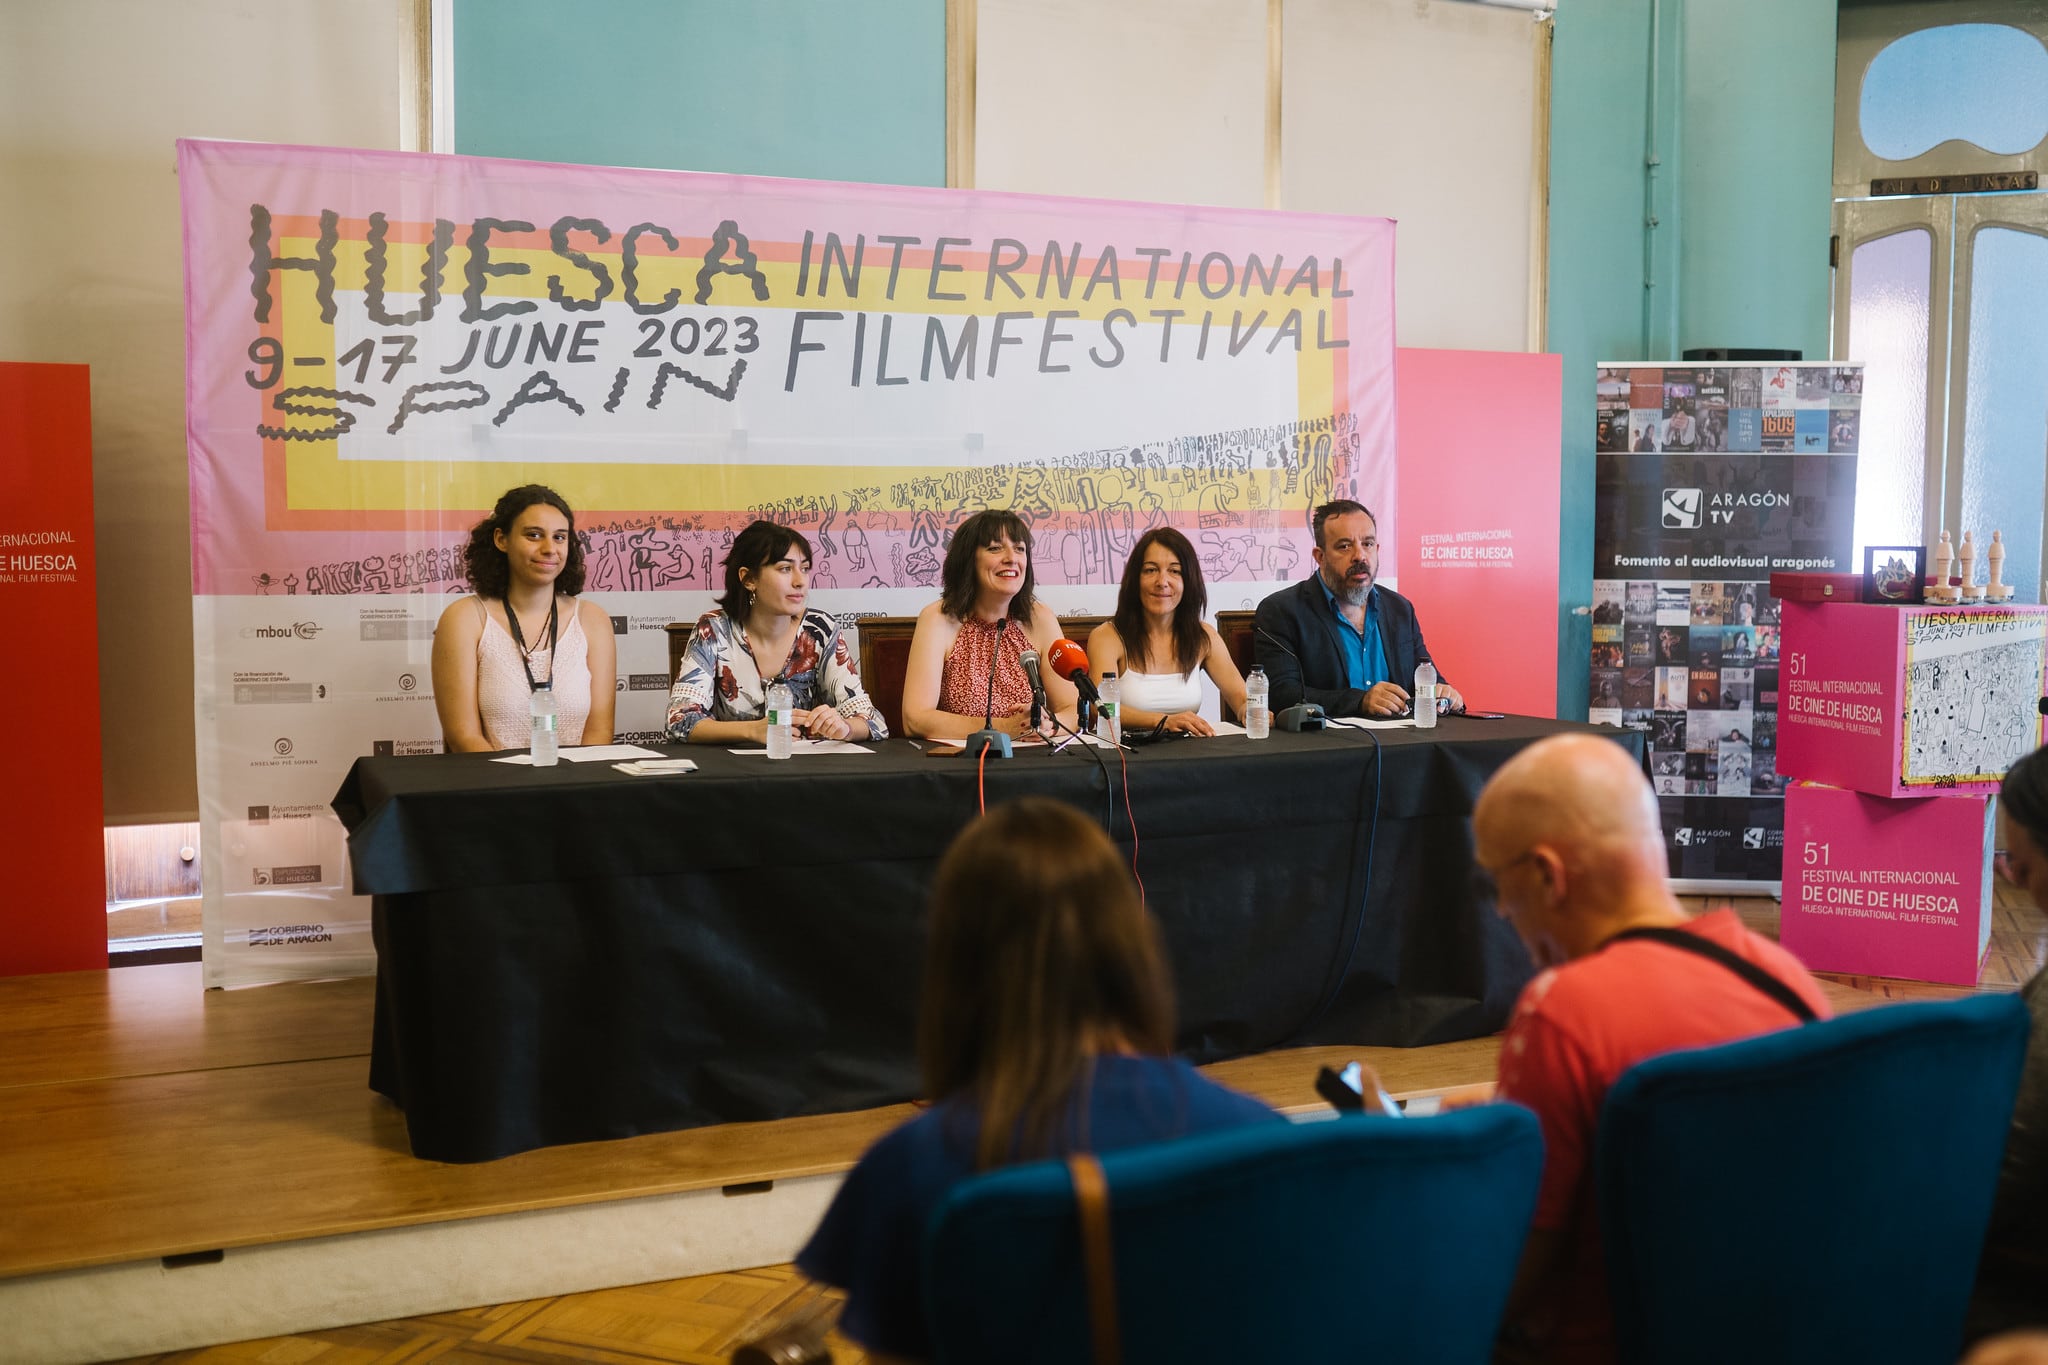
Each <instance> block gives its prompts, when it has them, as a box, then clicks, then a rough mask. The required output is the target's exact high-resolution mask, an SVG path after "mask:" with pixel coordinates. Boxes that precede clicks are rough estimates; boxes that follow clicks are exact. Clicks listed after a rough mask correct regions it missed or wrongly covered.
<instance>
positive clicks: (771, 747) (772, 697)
mask: <svg viewBox="0 0 2048 1365" xmlns="http://www.w3.org/2000/svg"><path fill="white" fill-rule="evenodd" d="M795 706H796V702H795V700H794V699H793V698H791V696H790V695H789V687H788V686H787V685H786V684H784V683H770V684H769V685H768V757H770V758H788V757H789V742H790V738H789V737H790V724H791V722H792V721H793V720H794V719H795V716H794V714H793V713H794V710H795Z"/></svg>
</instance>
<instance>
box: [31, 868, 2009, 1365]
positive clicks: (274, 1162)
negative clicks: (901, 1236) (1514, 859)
mask: <svg viewBox="0 0 2048 1365" xmlns="http://www.w3.org/2000/svg"><path fill="white" fill-rule="evenodd" d="M2001 889H2002V890H2003V889H2004V888H2001ZM2001 900H2004V897H2001ZM1764 904H1765V905H1766V906H1768V902H1766V903H1764ZM2011 913H2012V911H2010V910H2003V912H2002V914H2001V926H2000V927H2001V929H2002V930H2004V931H2005V932H2004V933H2003V934H2001V935H1996V936H1995V939H1996V938H2000V937H2002V938H2004V939H2005V940H2006V942H2007V944H2008V946H2009V947H2011V948H2012V950H2013V954H2012V955H2013V958H2014V960H2013V961H2012V962H2010V963H2006V962H2004V961H2003V960H2002V959H2001V960H1998V961H1994V962H1990V963H1987V970H1986V973H1985V978H1986V979H1985V981H1984V983H1983V986H1982V987H1981V988H1983V989H2000V988H2003V989H2011V987H2012V986H2014V985H2017V984H2018V979H2016V978H2018V977H2019V974H2020V973H2021V972H2022V971H2023V970H2025V969H2027V968H2029V967H2031V966H2032V965H2035V964H2038V962H2039V960H2040V957H2041V956H2042V948H2041V945H2042V941H2043V937H2044V935H2043V933H2042V929H2041V925H2040V923H2039V922H2038V921H2037V920H2032V919H2029V920H2027V921H2026V922H2025V923H2023V924H2022V923H2014V922H2011V920H2010V919H2009V918H2008V917H2009V916H2010V915H2011ZM2022 913H2023V914H2031V913H2032V907H2031V906H2027V907H2025V910H2024V911H2023V912H2022ZM1761 917H1762V916H1761V915H1759V916H1757V918H1761ZM1770 918H1771V919H1772V920H1774V919H1775V916H1774V915H1771V916H1770ZM1753 922H1754V920H1753ZM1758 927H1763V925H1761V924H1759V925H1758ZM1771 927H1773V928H1774V927H1775V925H1774V923H1773V924H1772V925H1771ZM2015 931H2017V932H2015ZM2022 944H2023V945H2024V946H2020V945H2022ZM1995 946H1996V944H1995ZM2028 959H2030V961H2029V960H2028ZM1829 990H1830V993H1831V994H1832V995H1833V996H1834V997H1835V999H1836V1002H1837V1007H1838V1008H1842V1009H1854V1008H1861V1007H1864V1006H1867V1005H1871V1004H1876V1003H1880V1002H1881V1001H1883V1000H1885V999H1895V998H1916V997H1927V996H1934V995H1944V994H1951V993H1954V992H1953V991H1951V990H1950V989H1948V988H1941V987H1925V986H1916V985H1911V984H1908V983H1887V982H1872V981H1863V980H1849V979H1845V980H1842V981H1837V982H1830V983H1829ZM370 1013H371V982H370V981H368V980H367V979H358V980H347V981H327V982H310V983H294V984H289V985H279V986H268V987H259V988H254V989H248V990H240V991H228V992H223V991H206V990H203V989H202V986H201V978H200V969H199V967H198V966H197V965H196V964H177V965H168V966H150V967H129V968H121V969H116V970H113V971H107V972H86V973H73V974H66V975H56V976H42V977H18V978H12V979H0V1324H6V1326H5V1328H4V1333H0V1334H4V1337H5V1340H4V1342H0V1360H6V1361H10V1362H14V1361H22V1362H28V1361H82V1360H107V1359H114V1358H119V1357H124V1356H135V1355H143V1354H147V1353H152V1352H163V1351H171V1350H179V1349H184V1348H189V1347H195V1346H200V1345H205V1344H209V1343H215V1342H223V1341H240V1340H246V1339H250V1338H257V1337H270V1336H281V1335H284V1334H287V1333H292V1332H297V1331H303V1330H308V1329H313V1328H321V1327H331V1326H339V1325H342V1324H349V1323H365V1322H378V1321H385V1320H391V1319H399V1318H406V1317H412V1316H416V1315H421V1314H431V1313H440V1312H445V1311H447V1310H451V1309H462V1308H473V1307H477V1306H479V1305H488V1304H506V1303H512V1302H514V1301H518V1300H529V1299H537V1298H541V1297H543V1296H552V1295H561V1294H572V1293H578V1292H582V1291H587V1290H594V1289H601V1288H608V1287H612V1286H618V1285H631V1284H644V1283H648V1282H651V1281H657V1280H671V1279H677V1278H680V1277H684V1276H696V1275H706V1274H711V1273H714V1272H721V1271H731V1270H739V1269H743V1268H748V1267H759V1266H776V1265H780V1264H782V1263H784V1262H787V1261H788V1260H790V1259H791V1257H792V1256H793V1255H794V1254H795V1251H796V1249H797V1248H798V1246H800V1245H801V1244H802V1242H803V1240H804V1238H805V1237H806V1236H807V1235H808V1233H809V1232H810V1230H811V1228H812V1227H813V1226H814V1225H815V1223H816V1220H817V1218H818V1216H819V1215H820V1213H822V1211H823V1209H824V1207H825V1204H826V1203H827V1202H828V1201H829V1199H830V1198H831V1195H832V1193H833V1191H834V1190H835V1189H836V1188H837V1185H838V1181H839V1179H840V1176H841V1174H842V1173H843V1172H844V1171H845V1170H846V1169H847V1168H848V1167H849V1166H851V1164H852V1163H853V1161H854V1160H855V1159H856V1158H857V1157H858V1156H859V1155H860V1153H861V1151H862V1150H863V1149H865V1148H866V1147H867V1145H868V1144H869V1143H870V1142H872V1141H873V1140H874V1139H875V1138H876V1137H878V1136H880V1135H881V1134H882V1133H883V1132H885V1131H887V1130H888V1129H889V1128H890V1127H892V1126H894V1125H895V1124H897V1123H899V1122H901V1121H902V1120H903V1119H904V1118H905V1117H907V1116H908V1115H909V1114H910V1113H911V1112H912V1110H911V1109H910V1107H909V1106H895V1107H891V1108H886V1109H878V1110H870V1111H866V1112H861V1113H853V1114H837V1115H827V1116H821V1117H816V1118H802V1119H789V1120H785V1121H781V1122H776V1123H757V1124H732V1125H725V1126H721V1127H714V1128H700V1129H695V1130H692V1131H688V1132H681V1133H663V1134H653V1135H649V1136H645V1137H638V1138H628V1139H623V1140H619V1141H613V1142H603V1143H592V1144H586V1145H581V1146H574V1147H554V1148H546V1149H543V1150H540V1151H534V1152H526V1153H521V1154H519V1155H517V1156H512V1157H507V1158H505V1159H503V1160H501V1161H495V1162H488V1163H484V1164H479V1165H464V1166H451V1165H442V1164H437V1163H434V1162H429V1161H421V1160H418V1159H416V1158H414V1157H413V1156H412V1155H411V1154H410V1153H409V1151H408V1150H407V1147H406V1141H405V1124H404V1117H403V1115H402V1114H400V1113H399V1111H398V1110H397V1109H396V1108H395V1107H393V1106H392V1105H391V1104H390V1103H388V1102H387V1101H385V1100H384V1099H383V1098H381V1097H380V1096H377V1095H375V1094H373V1093H372V1092H371V1091H370V1089H369V1086H368V1069H369V1058H368V1052H369V1039H370ZM1498 1049H1499V1042H1498V1040H1497V1039H1491V1038H1488V1039H1474V1040H1471V1041H1468V1042H1461V1043H1449V1044H1444V1045H1442V1046H1438V1047H1429V1048H1415V1049H1405V1050H1403V1049H1391V1048H1321V1049H1307V1050H1301V1051H1293V1052H1280V1053H1269V1054H1266V1055H1264V1056H1261V1057H1251V1058H1244V1059H1241V1060H1238V1061H1235V1062H1225V1063H1220V1064H1218V1065H1216V1066H1213V1067H1210V1068H1208V1070H1209V1073H1210V1074H1211V1075H1213V1076H1215V1077H1216V1078H1217V1079H1218V1080H1220V1081H1223V1082H1225V1083H1226V1084H1230V1085H1233V1086H1236V1087H1237V1088H1239V1089H1242V1090H1245V1091H1248V1092H1250V1093H1252V1094H1255V1095H1258V1096H1260V1097H1261V1098H1263V1099H1265V1100H1266V1101H1268V1102H1269V1103H1271V1104H1273V1105H1275V1106H1276V1107H1278V1108H1280V1109H1282V1110H1285V1111H1291V1112H1295V1113H1299V1114H1311V1113H1314V1114H1320V1113H1322V1112H1324V1107H1323V1104H1322V1102H1321V1101H1320V1100H1319V1099H1318V1098H1317V1097H1316V1095H1315V1093H1314V1089H1313V1084H1312V1082H1313V1077H1314V1075H1315V1071H1316V1068H1317V1066H1318V1065H1320V1064H1321V1063H1323V1062H1325V1061H1337V1060H1341V1059H1345V1058H1350V1057H1353V1056H1356V1057H1360V1058H1363V1059H1365V1060H1367V1061H1368V1062H1370V1063H1371V1064H1372V1065H1373V1066H1375V1067H1376V1068H1378V1069H1379V1071H1380V1073H1381V1075H1382V1077H1383V1078H1384V1079H1385V1081H1386V1084H1387V1087H1388V1089H1390V1090H1392V1091H1393V1092H1394V1093H1395V1094H1397V1095H1401V1096H1404V1097H1406V1096H1410V1095H1421V1094H1431V1093H1440V1092H1445V1091H1452V1090H1457V1089H1461V1088H1464V1087H1469V1086H1474V1085H1484V1084H1487V1083H1490V1082H1491V1080H1492V1078H1493V1075H1494V1070H1495V1059H1496V1056H1497V1054H1498Z"/></svg>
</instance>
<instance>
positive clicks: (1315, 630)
mask: <svg viewBox="0 0 2048 1365" xmlns="http://www.w3.org/2000/svg"><path fill="white" fill-rule="evenodd" d="M1315 533H1316V546H1315V550H1314V557H1315V563H1316V571H1315V573H1313V574H1311V575H1310V576H1309V577H1308V578H1307V579H1306V580H1305V581H1303V582H1300V583H1296V584H1295V585H1294V586H1292V587H1289V588H1282V589H1281V590H1280V591H1278V592H1276V593H1274V594H1273V595H1272V596H1271V597H1268V598H1267V599H1266V600H1265V601H1263V602H1261V603H1259V610H1258V614H1257V615H1256V616H1255V617H1254V618H1253V625H1254V627H1255V629H1254V632H1253V640H1254V644H1253V646H1252V648H1253V650H1254V652H1255V654H1256V655H1257V658H1258V661H1259V664H1260V665H1261V666H1262V667H1263V668H1264V669H1265V670H1266V676H1267V677H1268V678H1270V679H1271V680H1272V686H1273V693H1272V705H1273V709H1274V710H1276V711H1278V710H1280V709H1282V708H1284V707H1288V706H1292V705H1294V704H1295V703H1296V702H1299V701H1312V702H1315V703H1316V704H1317V705H1319V706H1321V707H1322V708H1323V710H1324V712H1325V713H1327V714H1329V715H1332V716H1380V717H1388V716H1398V715H1400V714H1401V713H1402V712H1404V711H1406V710H1407V709H1408V702H1409V695H1408V687H1409V685H1410V684H1411V683H1413V682H1414V681H1415V667H1416V665H1417V664H1420V663H1422V662H1424V661H1425V660H1426V661H1428V662H1429V663H1431V664H1435V663H1436V660H1434V659H1431V658H1430V657H1429V646H1428V645H1427V644H1426V643H1424V642H1423V639H1422V627H1421V626H1419V625H1417V624H1416V621H1415V607H1414V605H1413V604H1412V603H1410V602H1409V600H1408V599H1407V598H1405V597H1403V596H1401V594H1399V593H1397V592H1395V591H1394V590H1393V589H1392V588H1388V587H1383V586H1381V585H1380V584H1379V583H1377V582H1375V581H1374V580H1376V579H1377V578H1378V577H1379V571H1380V541H1379V523H1378V521H1377V519H1376V518H1375V517H1374V516H1373V514H1372V513H1371V512H1369V511H1367V510H1366V508H1365V505H1364V504H1363V503H1357V502H1352V501H1350V500H1349V499H1339V500H1338V501H1336V502H1326V503H1324V504H1323V505H1322V506H1321V507H1318V508H1316V511H1315ZM1437 696H1438V697H1439V698H1440V699H1441V700H1442V701H1444V702H1447V703H1448V706H1449V709H1450V710H1453V711H1462V710H1464V709H1465V699H1464V697H1462V696H1461V695H1459V693H1458V689H1456V688H1455V687H1452V686H1451V685H1450V684H1449V683H1448V682H1446V681H1444V679H1443V670H1442V669H1441V668H1439V669H1438V670H1437Z"/></svg>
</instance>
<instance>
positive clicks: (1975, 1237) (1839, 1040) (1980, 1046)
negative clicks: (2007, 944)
mask: <svg viewBox="0 0 2048 1365" xmlns="http://www.w3.org/2000/svg"><path fill="white" fill-rule="evenodd" d="M2026 1045H2027V1012H2026V1007H2025V1006H2024V1005H2023V1004H2022V1003H2021V1002H2020V1001H2019V999H2018V998H2017V997H2014V996H2010V995H1985V996H1978V997H1976V998H1973V999H1965V1000H1953V1001H1941V1002H1938V1003H1932V1004H1911V1005H1887V1006H1882V1007H1880V1008H1877V1009H1871V1010H1866V1011H1864V1012H1862V1013H1860V1014H1854V1015H1849V1016H1847V1017H1845V1018H1841V1019H1835V1020H1831V1021H1826V1022H1822V1023H1816V1024H1808V1025H1806V1026H1805V1027H1804V1028H1794V1029H1787V1030H1785V1031H1783V1032H1780V1033H1773V1034H1768V1035H1766V1036H1764V1037H1761V1038H1753V1039H1749V1040H1747V1041H1745V1042H1739V1043H1730V1044H1728V1045H1726V1046H1723V1047H1714V1048H1703V1049H1700V1050H1697V1051H1690V1052H1676V1053H1671V1054H1669V1055H1667V1056H1663V1057H1656V1058H1652V1059H1651V1060H1649V1061H1647V1062H1644V1063H1643V1064H1642V1065H1640V1066H1638V1067H1636V1068H1634V1069H1633V1070H1631V1071H1629V1072H1628V1073H1627V1074H1626V1075H1624V1076H1623V1077H1622V1078H1621V1079H1620V1080H1619V1081H1617V1082H1616V1083H1615V1086H1614V1089H1613V1090H1612V1091H1611V1092H1610V1094H1609V1096H1608V1099H1607V1104H1606V1107H1605V1108H1604V1109H1603V1110H1602V1111H1601V1115H1600V1130H1599V1137H1598V1140H1597V1148H1596V1156H1595V1162H1596V1164H1597V1167H1598V1179H1599V1192H1600V1215H1601V1216H1600V1223H1601V1229H1602V1235H1603V1237H1604V1238H1605V1244H1606V1253H1607V1273H1608V1280H1609V1286H1610V1289H1611V1291H1612V1295H1613V1302H1614V1317H1615V1332H1616V1336H1617V1339H1618V1342H1619V1344H1620V1347H1621V1359H1622V1360H1623V1361H1624V1362H1656V1363H1657V1365H1679V1363H1680V1362H1692V1361H1698V1362H1702V1365H1705V1363H1706V1362H1712V1363H1713V1365H1726V1363H1727V1362H1729V1361H1742V1362H1744V1365H1769V1363H1770V1362H1774V1361H1786V1362H1793V1361H1796V1362H1800V1365H1812V1362H1814V1361H1823V1360H1853V1361H1857V1362H1858V1363H1859V1365H1870V1363H1871V1362H1886V1361H1897V1362H1901V1365H1906V1363H1907V1362H1910V1363H1911V1365H1926V1363H1927V1362H1931V1361H1953V1360H1955V1359H1956V1358H1957V1356H1958V1354H1959V1353H1960V1348H1961V1334H1962V1323H1963V1312H1964V1308H1965V1306H1966V1305H1967V1304H1968V1302H1969V1298H1970V1287H1971V1283H1972V1281H1973V1279H1974V1277H1975V1272H1976V1266H1977V1254H1978V1251H1979V1249H1980V1247H1981V1246H1982V1244H1983V1240H1984V1226H1985V1223H1986V1220H1987V1219H1988V1218H1989V1216H1990V1212H1991V1195H1992V1190H1993V1188H1994V1186H1995V1185H1996V1184H1997V1179H1998V1168H1999V1161H2000V1158H2001V1155H2002V1154H2003V1152H2004V1149H2005V1136H2006V1128H2007V1125H2008V1123H2009V1122H2010V1120H2011V1117H2012V1106H2013V1095H2014V1093H2015V1091H2016V1090H2017V1088H2018V1085H2019V1073H2020V1059H2021V1057H2022V1056H2023V1054H2024V1053H2025V1051H2026Z"/></svg>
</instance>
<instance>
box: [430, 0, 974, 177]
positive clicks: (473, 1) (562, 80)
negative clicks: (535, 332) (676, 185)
mask: <svg viewBox="0 0 2048 1365" xmlns="http://www.w3.org/2000/svg"><path fill="white" fill-rule="evenodd" d="M454 60H455V148H456V150H457V151H459V152H464V153H468V154H471V155H475V156H504V157H519V158H524V159H527V160H533V161H566V162H574V163H578V164H586V165H603V166H647V167H658V168H662V169H668V170H691V171H733V172H739V173H741V174H747V175H783V176H797V177H803V178H808V179H818V180H861V181H870V182H875V183H883V184H900V185H943V184H945V183H946V5H945V0H861V2H860V3H858V4H846V3H840V2H839V0H578V2H577V3H576V4H573V5H569V4H562V3H560V2H559V0H456V5H455V22H454Z"/></svg>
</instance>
